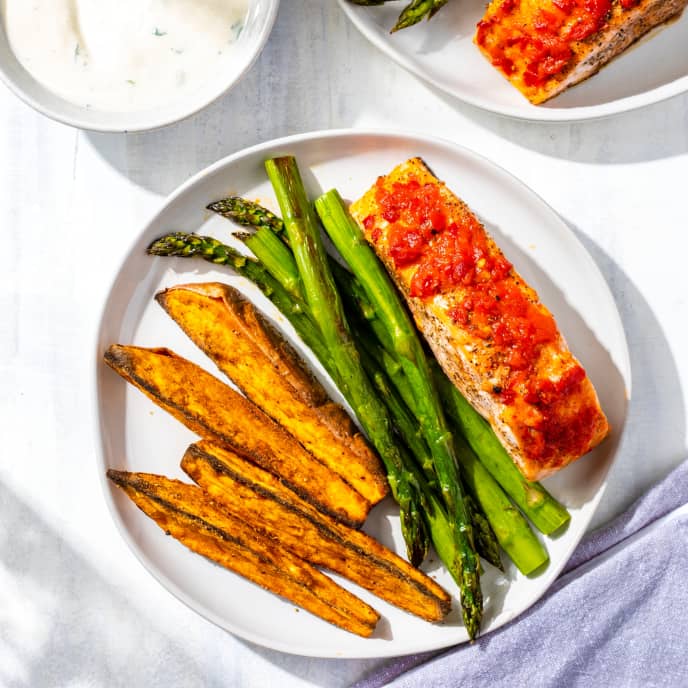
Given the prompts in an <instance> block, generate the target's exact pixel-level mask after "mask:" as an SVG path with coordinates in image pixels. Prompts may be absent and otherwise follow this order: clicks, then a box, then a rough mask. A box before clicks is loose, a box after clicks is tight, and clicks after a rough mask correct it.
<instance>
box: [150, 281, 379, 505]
mask: <svg viewBox="0 0 688 688" xmlns="http://www.w3.org/2000/svg"><path fill="white" fill-rule="evenodd" d="M156 299H157V301H158V303H159V304H160V305H161V306H162V307H163V308H164V309H165V311H166V312H167V313H168V315H169V316H170V317H171V318H172V319H173V320H174V321H175V322H176V323H177V324H178V325H179V326H180V327H181V328H182V329H183V330H184V332H186V334H187V335H188V336H189V337H190V338H191V339H192V340H193V341H194V342H195V343H196V345H197V346H198V347H199V348H200V349H201V350H202V351H203V352H205V353H206V354H207V355H208V356H209V357H210V358H211V359H212V360H213V361H214V362H215V364H216V365H217V366H218V368H219V369H220V370H221V371H222V372H223V373H225V375H227V376H228V377H229V378H230V379H231V380H232V381H233V382H234V383H235V384H236V385H237V386H238V387H239V388H240V389H241V390H242V391H243V392H244V394H246V396H247V397H248V398H249V399H251V401H253V402H254V403H255V404H256V406H258V407H260V408H261V409H262V410H263V411H264V412H265V413H267V415H268V416H270V417H271V418H273V419H274V420H276V421H277V422H278V423H279V424H280V425H281V426H282V427H284V428H286V429H287V430H288V431H289V432H290V433H291V434H292V435H293V436H294V437H296V439H297V440H298V441H299V442H301V444H302V445H303V446H304V447H305V448H306V449H308V451H310V452H311V453H312V454H313V456H315V457H316V458H318V459H320V461H322V463H324V464H325V465H327V466H329V467H330V468H331V469H332V470H333V471H334V472H335V473H337V474H338V475H340V476H341V477H342V478H344V480H346V481H347V482H348V483H349V484H350V485H352V486H353V487H354V488H355V489H356V490H358V492H360V493H361V494H362V495H363V496H364V497H365V498H366V499H367V500H368V501H369V502H371V504H376V503H377V502H379V501H380V500H381V499H382V498H383V497H385V495H386V494H387V492H388V485H387V480H386V478H385V474H384V471H383V469H382V465H381V463H380V460H379V458H378V457H377V455H376V454H375V453H374V451H373V450H372V449H371V448H370V446H369V445H368V443H367V442H366V440H365V439H364V437H363V436H362V435H361V433H360V432H359V431H358V429H357V428H356V426H355V425H354V423H353V422H352V420H351V418H349V416H348V415H347V413H346V411H344V409H343V408H342V407H341V406H339V405H338V404H335V403H334V402H333V401H332V400H331V399H330V398H329V397H328V395H327V392H326V391H325V389H324V388H323V386H322V385H321V384H320V383H319V382H318V381H317V380H316V379H315V377H313V375H312V374H311V373H310V371H309V370H308V368H307V367H306V364H305V363H304V362H303V361H302V360H301V359H300V358H299V355H298V354H297V353H296V351H294V349H293V348H292V347H291V346H290V345H289V343H288V342H286V341H285V339H284V338H283V337H282V336H281V335H280V334H279V332H277V330H276V329H275V328H274V327H272V325H270V323H269V322H268V321H267V319H266V318H265V317H264V316H262V315H261V313H260V312H259V311H258V310H257V309H256V308H255V306H254V305H253V304H252V303H251V302H250V301H248V300H247V299H246V298H245V297H244V296H243V295H242V294H241V293H240V292H238V291H237V290H236V289H234V288H233V287H230V286H228V285H226V284H220V283H217V282H213V283H209V284H187V285H180V286H176V287H172V288H171V289H166V290H165V291H162V292H160V293H159V294H157V296H156Z"/></svg>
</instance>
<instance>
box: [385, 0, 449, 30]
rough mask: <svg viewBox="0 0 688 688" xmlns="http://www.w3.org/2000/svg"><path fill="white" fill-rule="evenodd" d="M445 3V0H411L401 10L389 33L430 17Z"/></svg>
mask: <svg viewBox="0 0 688 688" xmlns="http://www.w3.org/2000/svg"><path fill="white" fill-rule="evenodd" d="M446 4H447V0H413V1H412V2H411V3H410V4H408V5H407V6H406V7H405V8H404V9H403V10H402V12H401V14H400V15H399V18H398V19H397V23H396V24H395V25H394V26H393V27H392V31H391V33H395V32H396V31H401V29H406V28H408V27H409V26H413V25H414V24H417V23H418V22H420V21H422V20H423V19H432V18H433V16H435V14H436V13H437V12H438V11H439V10H440V9H441V8H442V7H443V6H444V5H446Z"/></svg>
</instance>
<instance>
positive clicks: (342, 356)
mask: <svg viewBox="0 0 688 688" xmlns="http://www.w3.org/2000/svg"><path fill="white" fill-rule="evenodd" d="M265 168H266V170H267V173H268V177H269V179H270V181H271V182H272V186H273V188H274V190H275V194H276V196H277V201H278V203H279V205H280V209H281V211H282V218H283V221H284V226H285V229H286V232H287V235H288V237H289V240H290V243H291V246H292V249H293V252H294V258H295V260H296V264H297V266H298V270H299V274H300V276H301V281H302V284H303V290H304V293H305V295H306V302H307V303H308V306H309V309H310V312H311V315H312V317H313V320H314V321H315V323H316V324H317V325H318V328H319V329H320V333H321V335H322V338H323V342H324V344H325V346H326V347H327V348H328V350H329V352H330V355H331V357H332V360H333V362H334V367H335V369H336V370H337V373H338V375H337V379H338V381H339V383H340V388H341V389H342V391H343V393H344V395H345V396H346V397H347V399H348V400H349V401H350V403H351V405H352V407H353V409H354V412H355V413H356V415H357V417H358V419H359V421H360V423H361V425H362V426H363V428H364V430H365V431H366V433H367V435H368V437H369V439H370V441H371V442H372V443H373V445H374V446H375V447H376V449H377V450H378V453H379V454H380V456H381V458H382V460H383V462H384V464H385V467H386V469H387V473H388V479H389V484H390V488H391V490H392V494H393V496H394V498H395V499H396V501H397V503H398V504H399V507H400V515H401V525H402V532H403V534H404V539H405V541H406V547H407V551H408V555H409V559H410V560H411V562H412V563H415V564H418V563H420V562H419V558H420V557H421V556H422V555H423V554H424V550H425V542H426V536H425V528H424V524H423V522H422V519H421V517H420V495H419V493H418V488H417V486H416V484H415V482H414V476H413V474H412V473H411V472H410V471H409V470H408V468H407V467H406V466H405V465H404V461H403V458H402V456H401V454H400V451H399V448H398V446H397V444H396V442H395V439H394V435H393V432H392V426H391V422H390V418H389V415H388V413H387V409H386V407H385V406H384V404H383V403H382V402H381V401H380V399H379V398H378V396H377V394H376V393H375V390H374V389H373V387H372V385H371V383H370V380H369V379H368V377H367V376H366V374H365V372H364V371H363V369H362V368H361V363H360V357H359V354H358V350H357V349H356V345H355V344H354V342H353V339H352V337H351V332H350V330H349V325H348V323H347V321H346V317H345V315H344V310H343V308H342V304H341V301H340V299H339V295H338V293H337V290H336V288H335V286H334V282H333V279H332V273H331V272H330V269H329V266H328V261H327V257H326V253H325V248H324V246H323V243H322V238H321V236H320V230H319V227H318V224H317V220H316V218H315V215H314V213H313V210H312V208H311V206H310V203H309V202H308V198H307V197H306V192H305V189H304V187H303V182H302V181H301V175H300V174H299V170H298V167H297V165H296V161H295V159H294V158H293V157H291V156H287V157H282V158H274V159H272V160H267V161H266V163H265ZM476 630H477V629H476Z"/></svg>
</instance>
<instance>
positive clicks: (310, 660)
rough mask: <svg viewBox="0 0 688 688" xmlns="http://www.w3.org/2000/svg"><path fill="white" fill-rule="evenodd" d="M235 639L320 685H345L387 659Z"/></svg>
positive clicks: (332, 687)
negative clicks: (290, 650)
mask: <svg viewBox="0 0 688 688" xmlns="http://www.w3.org/2000/svg"><path fill="white" fill-rule="evenodd" d="M237 642H239V643H241V644H242V645H244V646H245V647H246V648H247V649H249V650H252V651H253V652H255V653H256V654H257V655H259V656H260V657H261V658H262V659H264V660H265V661H267V662H270V664H274V665H275V666H276V667H278V668H279V669H281V670H282V671H286V672H289V673H290V674H292V675H293V676H296V677H298V678H299V679H301V680H302V681H307V682H308V683H309V684H312V685H314V686H322V688H346V687H347V686H351V685H353V684H354V683H356V682H357V681H360V680H361V679H362V678H363V677H364V676H365V675H366V674H368V673H370V672H371V671H373V670H374V669H375V668H376V667H378V666H381V665H383V664H384V663H385V662H388V661H389V660H385V659H321V658H318V657H302V656H300V655H288V654H284V653H282V652H278V651H277V650H269V649H268V648H265V647H261V646H259V645H254V644H253V643H250V642H248V641H246V640H242V639H240V638H237Z"/></svg>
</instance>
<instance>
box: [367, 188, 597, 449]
mask: <svg viewBox="0 0 688 688" xmlns="http://www.w3.org/2000/svg"><path fill="white" fill-rule="evenodd" d="M441 188H442V187H441V186H440V185H439V184H436V183H433V184H424V185H421V184H420V183H419V182H418V181H416V180H415V179H411V180H409V181H408V182H404V183H402V182H394V183H392V184H385V180H384V178H380V179H379V180H378V182H377V187H376V193H375V197H376V201H377V204H378V208H380V211H379V213H380V216H381V217H382V218H384V220H386V221H387V223H389V224H388V226H387V231H386V234H387V246H388V252H389V255H390V257H391V259H392V261H393V262H394V265H395V267H396V268H397V269H404V268H406V269H408V268H412V269H413V271H412V273H411V279H410V294H411V296H413V297H418V298H432V297H434V296H436V295H439V294H451V299H450V302H451V305H450V306H449V307H448V308H447V314H448V316H449V317H450V318H451V319H452V320H453V321H454V322H455V323H456V324H457V325H459V326H460V327H461V328H462V329H463V330H465V331H467V332H469V333H471V335H473V336H474V337H477V338H478V339H480V340H482V341H484V342H485V345H486V347H489V350H490V354H491V356H492V357H493V358H494V359H495V360H497V361H498V364H497V365H498V366H499V367H500V368H501V369H502V370H505V371H508V372H507V373H506V375H505V376H504V379H503V382H502V383H501V384H500V385H499V386H495V387H494V388H493V389H492V392H493V393H494V394H496V395H497V396H498V397H499V399H500V401H501V402H502V403H504V404H506V405H508V406H513V405H516V404H526V405H528V406H529V407H530V410H531V412H530V413H528V414H527V416H528V418H529V421H528V426H527V427H524V428H523V432H522V433H521V434H522V436H523V437H524V442H525V444H526V445H527V449H528V452H529V455H530V456H536V457H540V458H541V459H543V460H544V459H546V458H548V457H549V456H550V454H551V453H552V452H554V451H555V450H556V452H562V451H564V452H565V453H569V452H571V453H573V452H575V451H576V450H577V449H578V448H580V449H581V450H583V449H584V448H585V446H586V442H589V440H590V438H591V436H592V421H593V420H594V418H595V416H596V414H597V410H596V408H595V407H590V408H589V409H584V411H583V412H582V413H580V414H577V415H576V417H575V418H567V419H566V420H565V421H564V422H562V421H561V420H560V418H561V417H562V416H561V408H560V407H561V405H562V404H565V402H566V398H567V397H568V396H570V395H571V394H575V393H576V392H577V391H579V390H580V386H581V383H582V381H583V380H584V378H585V371H584V370H583V368H581V367H580V366H579V365H577V364H576V365H575V366H573V367H570V368H568V369H567V370H566V371H565V372H564V374H563V375H562V376H561V378H560V379H559V380H557V381H552V380H550V379H548V378H546V377H538V374H537V363H538V360H539V357H540V351H541V349H542V347H543V345H545V344H547V343H548V342H553V341H555V340H556V339H557V338H558V336H559V332H558V329H557V326H556V323H555V321H554V318H553V317H552V316H551V314H550V313H549V312H547V311H546V310H545V309H544V308H543V307H541V306H540V305H539V304H537V303H534V302H533V301H532V300H531V299H529V297H528V292H527V291H526V290H525V289H524V288H523V287H522V285H521V284H520V280H519V279H518V277H517V276H515V275H514V273H513V269H512V265H511V263H510V262H509V261H508V260H507V259H506V258H505V257H504V256H503V255H502V253H501V252H500V251H499V250H498V249H496V248H494V245H490V243H489V241H488V237H487V234H486V232H485V230H484V228H483V226H482V225H481V224H480V222H479V221H478V220H477V218H476V217H475V215H474V214H473V213H472V212H471V211H470V210H469V209H468V208H467V207H466V206H465V205H463V204H460V203H447V201H446V200H445V198H443V196H442V193H441ZM363 225H364V227H365V228H366V230H368V231H369V232H370V236H371V239H372V240H373V243H377V242H378V241H379V239H380V236H381V231H380V228H379V226H377V227H376V226H375V217H374V216H369V217H367V218H365V219H364V220H363ZM371 228H372V231H371ZM591 414H594V415H591ZM586 438H587V439H586Z"/></svg>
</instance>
